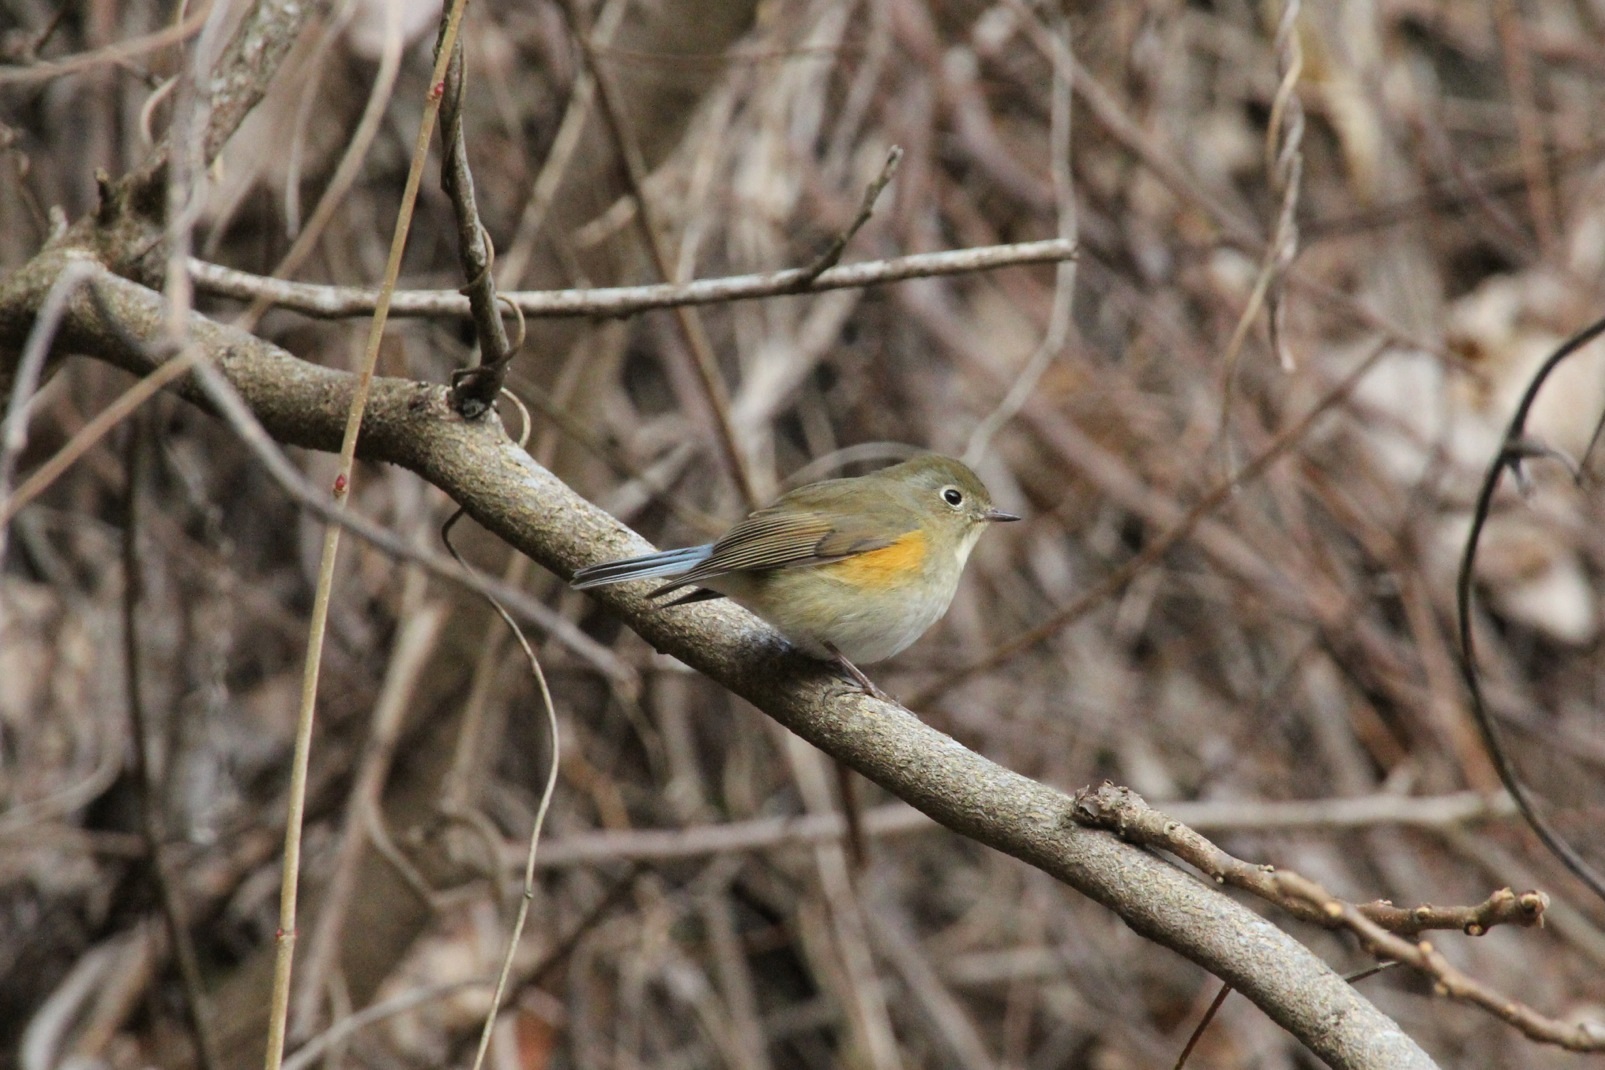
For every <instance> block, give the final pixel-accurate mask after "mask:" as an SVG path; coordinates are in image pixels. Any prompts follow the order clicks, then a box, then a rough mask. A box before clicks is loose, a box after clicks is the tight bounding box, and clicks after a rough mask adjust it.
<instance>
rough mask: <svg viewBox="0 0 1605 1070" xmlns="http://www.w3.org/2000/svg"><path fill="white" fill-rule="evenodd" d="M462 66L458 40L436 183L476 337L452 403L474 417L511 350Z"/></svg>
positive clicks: (483, 408)
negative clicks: (469, 132) (471, 148)
mask: <svg viewBox="0 0 1605 1070" xmlns="http://www.w3.org/2000/svg"><path fill="white" fill-rule="evenodd" d="M463 67H464V63H463V44H462V41H461V40H459V41H457V42H456V43H455V44H453V45H452V52H451V62H450V64H449V65H448V66H447V67H446V89H445V93H444V94H443V95H442V97H441V100H440V126H441V139H442V145H441V149H442V156H441V161H440V185H441V188H442V189H444V190H445V192H446V197H447V199H448V200H450V201H451V207H452V212H453V214H454V215H455V216H456V219H457V258H458V260H459V262H460V263H461V264H462V268H463V276H464V277H465V278H466V279H467V280H468V282H467V283H466V284H465V285H464V286H463V289H462V293H464V294H466V295H467V297H468V307H469V309H470V311H471V312H472V314H473V320H474V333H475V335H477V336H478V338H479V363H478V364H477V365H476V366H474V367H472V368H464V369H462V370H460V371H458V372H457V373H456V374H455V375H453V376H452V378H451V405H452V408H453V409H455V410H456V411H457V412H459V413H460V414H462V416H463V417H464V418H466V419H469V420H477V419H478V418H480V417H481V416H483V415H485V413H487V412H489V411H490V407H491V406H492V405H494V404H495V403H496V398H497V397H498V396H499V395H500V394H501V392H502V384H503V383H504V382H506V380H507V368H508V365H509V364H511V363H512V359H513V354H514V352H516V350H515V348H514V347H513V346H512V345H510V344H509V343H508V340H507V328H506V326H505V325H504V324H503V323H502V308H501V302H500V301H499V300H498V299H497V296H496V276H495V272H494V271H492V270H491V268H492V267H493V266H494V264H495V261H496V248H495V246H494V245H492V244H491V240H490V234H489V233H488V232H487V231H486V230H485V224H484V223H483V222H481V221H480V218H479V205H478V202H477V201H476V200H475V197H474V174H473V171H471V170H470V169H469V166H468V142H467V139H466V138H464V137H463V87H464V85H465V84H466V82H467V76H466V75H465V74H464V73H463Z"/></svg>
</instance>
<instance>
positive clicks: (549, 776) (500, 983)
mask: <svg viewBox="0 0 1605 1070" xmlns="http://www.w3.org/2000/svg"><path fill="white" fill-rule="evenodd" d="M464 515H465V514H464V513H463V511H462V510H461V509H459V510H458V511H457V512H455V513H453V514H452V516H451V519H449V520H447V521H446V523H445V525H444V526H443V527H442V528H441V530H440V537H441V540H442V541H444V542H445V544H446V546H447V548H448V549H450V550H451V556H452V557H455V558H456V559H457V561H458V563H459V564H460V565H462V567H463V569H464V570H469V567H468V562H467V561H465V560H463V558H462V556H461V555H460V554H459V553H458V552H457V548H456V547H455V546H453V545H452V543H451V539H450V533H451V528H452V525H454V524H455V523H456V522H457V521H458V520H459V519H461V518H462V517H463V516H464ZM469 571H471V570H469ZM489 601H490V604H491V608H493V609H495V610H496V614H497V615H498V616H499V617H501V618H502V622H503V623H505V624H506V625H507V627H508V628H509V629H510V630H511V631H512V633H513V638H514V639H515V640H517V642H518V646H519V649H520V650H522V651H523V652H524V658H525V660H526V661H528V662H529V668H530V673H531V674H532V675H533V676H534V678H535V684H536V686H537V688H538V689H539V691H540V696H541V708H542V709H543V710H544V712H545V714H546V732H547V742H548V744H549V745H550V747H551V752H552V753H551V761H550V762H549V763H548V764H547V768H546V783H545V784H544V785H543V786H542V787H541V797H540V802H539V803H538V804H537V806H536V808H535V820H534V822H533V824H532V825H531V826H530V832H529V846H528V848H527V854H526V856H525V861H524V886H523V893H522V894H521V895H520V896H519V899H518V912H517V914H516V916H515V917H514V919H513V925H512V929H511V931H510V932H509V933H508V935H507V952H506V954H505V955H503V956H502V966H501V971H500V972H499V973H498V974H497V975H496V989H495V994H494V995H493V996H492V998H491V1007H490V1011H489V1012H488V1013H487V1014H486V1015H485V1025H484V1028H483V1029H482V1030H481V1031H480V1034H479V1047H478V1049H477V1050H476V1051H475V1052H474V1061H473V1070H480V1067H482V1066H483V1065H484V1064H485V1053H486V1052H487V1051H489V1050H490V1038H491V1034H492V1032H493V1031H494V1030H495V1026H496V1018H497V1013H498V1011H499V1010H500V1008H501V1006H502V999H503V997H504V996H505V995H506V993H507V990H508V983H509V980H510V979H511V977H512V974H513V956H514V955H515V954H516V953H517V951H518V941H519V939H520V938H521V937H522V936H523V933H524V924H525V922H526V921H527V920H528V919H529V907H530V904H531V903H533V902H534V901H535V859H536V853H537V849H538V848H539V847H540V841H541V830H542V829H543V828H545V826H546V814H547V812H548V811H549V810H550V809H551V806H552V796H553V795H554V794H555V793H556V791H557V765H558V757H559V753H560V751H561V744H560V741H559V738H558V726H557V708H556V707H555V706H554V705H553V704H552V691H551V688H550V687H548V686H547V683H546V673H545V672H544V671H542V669H541V663H540V659H539V658H537V657H536V656H535V650H534V648H533V647H531V646H530V645H529V640H528V639H527V638H526V637H525V636H524V632H523V629H521V628H519V626H518V624H517V622H516V621H514V620H513V618H512V616H511V615H510V614H509V613H508V612H507V610H505V609H503V608H502V607H501V605H500V604H499V603H498V602H497V601H496V600H495V599H494V598H491V599H489Z"/></svg>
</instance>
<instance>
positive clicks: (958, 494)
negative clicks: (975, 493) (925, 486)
mask: <svg viewBox="0 0 1605 1070" xmlns="http://www.w3.org/2000/svg"><path fill="white" fill-rule="evenodd" d="M942 500H943V501H944V502H946V503H947V504H949V505H951V506H952V507H953V508H955V509H957V508H958V507H959V506H961V505H963V504H964V493H963V492H962V491H961V490H959V489H958V488H957V487H944V488H942Z"/></svg>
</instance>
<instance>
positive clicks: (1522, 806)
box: [1455, 319, 1605, 899]
mask: <svg viewBox="0 0 1605 1070" xmlns="http://www.w3.org/2000/svg"><path fill="white" fill-rule="evenodd" d="M1601 334H1605V319H1599V320H1596V321H1594V323H1592V324H1590V325H1589V326H1587V327H1585V328H1583V329H1582V330H1581V331H1579V332H1578V333H1576V334H1574V335H1572V337H1571V338H1569V339H1567V341H1566V342H1565V344H1563V345H1562V346H1561V347H1560V348H1559V349H1557V350H1555V352H1554V353H1551V354H1550V356H1549V358H1548V359H1547V360H1545V361H1544V363H1543V364H1542V365H1541V366H1540V367H1539V369H1538V371H1537V373H1535V374H1534V375H1533V378H1532V381H1531V382H1529V383H1528V384H1527V389H1526V390H1525V391H1524V392H1523V393H1522V395H1521V401H1520V402H1519V403H1518V404H1517V405H1516V412H1515V414H1514V415H1513V416H1511V418H1510V424H1509V426H1507V427H1506V429H1505V436H1504V438H1503V440H1501V442H1500V444H1499V451H1498V453H1496V454H1495V455H1494V459H1493V461H1492V462H1491V463H1490V464H1489V465H1488V473H1487V474H1486V475H1485V476H1483V480H1482V486H1481V488H1480V489H1479V490H1478V491H1477V504H1476V505H1475V506H1474V507H1473V509H1472V518H1471V530H1470V532H1469V533H1468V534H1467V535H1466V548H1465V552H1464V553H1462V554H1461V556H1460V573H1459V575H1458V576H1457V577H1456V579H1455V618H1456V623H1457V625H1458V628H1459V631H1460V675H1461V678H1462V679H1463V680H1465V683H1466V691H1467V693H1468V694H1469V695H1470V698H1471V713H1472V717H1473V718H1474V719H1475V720H1476V722H1477V729H1478V731H1479V732H1481V733H1482V740H1483V743H1484V745H1486V746H1487V748H1488V756H1489V758H1490V759H1492V760H1493V763H1494V769H1495V770H1496V771H1497V772H1498V773H1499V779H1500V781H1501V782H1502V783H1503V784H1504V785H1505V790H1506V791H1508V792H1510V797H1511V798H1512V799H1514V800H1516V807H1517V808H1518V809H1519V810H1520V811H1521V816H1522V817H1523V818H1525V819H1526V821H1527V824H1528V825H1529V826H1530V827H1531V828H1532V830H1533V832H1535V833H1537V835H1538V838H1539V839H1540V840H1542V841H1543V843H1544V846H1545V847H1548V848H1549V850H1550V851H1551V852H1552V853H1553V854H1554V855H1555V857H1556V858H1558V859H1560V861H1561V862H1562V864H1564V865H1565V867H1566V868H1567V869H1569V870H1571V871H1572V873H1573V874H1574V875H1575V876H1576V877H1577V879H1578V880H1580V881H1582V882H1583V883H1584V884H1586V885H1588V887H1589V889H1590V890H1591V891H1592V892H1593V893H1594V894H1595V895H1597V896H1599V897H1600V898H1601V899H1605V874H1602V873H1600V871H1599V870H1598V869H1596V868H1595V867H1594V866H1593V865H1591V864H1590V863H1589V862H1588V860H1587V859H1585V858H1584V857H1583V856H1582V855H1581V854H1579V853H1578V852H1577V849H1576V848H1574V847H1573V846H1572V845H1571V844H1570V843H1568V842H1567V841H1566V838H1565V837H1564V836H1562V835H1561V834H1560V833H1559V832H1558V831H1556V829H1555V828H1554V826H1552V825H1551V824H1550V823H1549V821H1548V820H1547V819H1546V818H1545V817H1544V816H1543V815H1542V814H1540V813H1539V812H1538V808H1537V806H1536V805H1535V804H1534V800H1533V797H1532V794H1531V792H1529V791H1528V790H1527V785H1526V784H1525V783H1523V782H1522V779H1521V776H1520V774H1518V773H1517V771H1516V766H1515V764H1514V763H1513V762H1512V761H1511V759H1510V755H1509V754H1508V753H1506V751H1505V747H1504V744H1503V743H1502V742H1501V741H1500V739H1499V731H1498V729H1497V728H1496V727H1495V726H1494V719H1493V714H1492V713H1491V712H1490V711H1489V709H1488V703H1487V699H1486V698H1484V696H1483V693H1482V683H1481V680H1480V678H1479V675H1478V672H1477V646H1476V639H1475V637H1474V635H1473V634H1472V628H1471V578H1472V571H1473V569H1474V567H1475V565H1476V561H1477V546H1478V544H1479V543H1480V542H1481V541H1482V532H1483V529H1484V528H1485V527H1487V524H1488V514H1489V512H1490V511H1491V510H1492V509H1493V500H1494V492H1495V491H1496V490H1498V489H1499V481H1500V479H1501V477H1503V476H1504V474H1505V470H1506V469H1507V468H1508V469H1510V470H1511V471H1512V472H1513V473H1515V474H1516V475H1517V477H1518V479H1519V478H1520V475H1521V463H1522V461H1523V460H1525V459H1527V458H1529V457H1532V456H1535V455H1536V454H1535V451H1534V448H1533V444H1532V442H1531V440H1530V439H1529V438H1528V437H1527V417H1528V416H1529V415H1530V414H1531V412H1532V407H1533V403H1534V402H1535V401H1537V400H1538V392H1539V391H1540V390H1541V389H1543V386H1544V382H1545V381H1546V380H1547V379H1548V378H1549V376H1550V374H1551V373H1552V372H1554V370H1555V369H1556V368H1558V367H1559V366H1560V365H1561V363H1562V362H1563V361H1565V360H1566V358H1567V357H1570V356H1571V355H1572V354H1573V353H1576V352H1577V351H1578V350H1579V349H1582V348H1583V347H1584V346H1585V345H1587V344H1588V343H1589V342H1591V341H1593V340H1594V339H1595V338H1598V337H1599V336H1600V335H1601ZM1538 452H1539V453H1542V452H1544V451H1538Z"/></svg>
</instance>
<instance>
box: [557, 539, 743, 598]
mask: <svg viewBox="0 0 1605 1070" xmlns="http://www.w3.org/2000/svg"><path fill="white" fill-rule="evenodd" d="M712 552H713V544H712V543H709V544H708V545H706V546H687V547H685V548H684V549H680V550H664V551H663V552H662V553H656V554H647V555H646V556H645V557H630V558H626V559H625V560H623V561H607V562H604V563H602V564H600V565H590V566H587V567H586V568H582V569H580V570H579V571H578V572H576V573H574V578H573V579H572V580H570V581H569V586H570V587H572V588H574V589H575V590H576V591H583V590H585V589H586V588H588V587H605V586H607V585H608V584H610V583H625V582H627V581H629V580H649V579H652V578H653V577H654V576H678V575H680V574H682V573H685V572H689V571H691V570H692V569H693V568H695V567H696V566H698V565H700V564H701V563H702V562H704V561H706V560H707V559H708V555H709V554H711V553H712Z"/></svg>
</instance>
